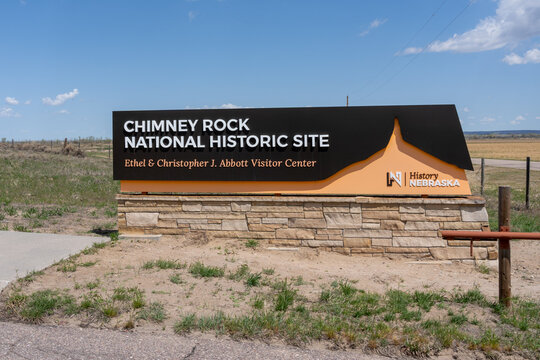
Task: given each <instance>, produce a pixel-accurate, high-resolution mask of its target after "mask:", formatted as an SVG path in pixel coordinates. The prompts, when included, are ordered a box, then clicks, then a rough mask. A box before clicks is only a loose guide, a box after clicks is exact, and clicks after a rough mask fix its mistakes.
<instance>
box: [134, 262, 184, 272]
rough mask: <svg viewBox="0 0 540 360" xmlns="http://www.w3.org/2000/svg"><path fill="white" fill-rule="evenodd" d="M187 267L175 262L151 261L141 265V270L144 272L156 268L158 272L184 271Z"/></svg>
mask: <svg viewBox="0 0 540 360" xmlns="http://www.w3.org/2000/svg"><path fill="white" fill-rule="evenodd" d="M186 267H187V265H186V264H185V263H179V262H178V261H177V260H164V259H159V260H153V261H147V262H145V263H144V264H143V266H142V268H143V269H145V270H149V269H153V268H158V269H160V270H167V269H175V270H178V269H184V268H186Z"/></svg>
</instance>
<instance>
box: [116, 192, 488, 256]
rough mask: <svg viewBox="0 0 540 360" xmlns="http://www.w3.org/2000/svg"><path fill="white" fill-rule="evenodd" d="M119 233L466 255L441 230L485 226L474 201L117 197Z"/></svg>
mask: <svg viewBox="0 0 540 360" xmlns="http://www.w3.org/2000/svg"><path fill="white" fill-rule="evenodd" d="M117 201H118V226H119V231H120V233H121V234H147V235H150V234H153V235H155V234H159V235H162V236H172V237H178V238H179V239H182V238H185V237H189V236H204V237H206V238H207V239H239V240H247V239H256V240H261V241H265V242H267V243H268V244H271V245H273V246H294V247H298V246H307V247H316V248H319V249H321V250H327V251H336V252H340V253H343V254H363V255H371V256H382V255H385V254H386V255H397V254H399V255H406V256H413V257H433V258H436V259H471V256H470V248H469V244H470V242H469V241H466V240H465V241H460V240H444V239H443V238H442V237H441V230H478V231H482V230H486V229H488V216H487V212H486V209H485V201H484V200H483V199H482V198H474V197H469V198H384V197H359V196H350V197H323V196H317V197H313V196H241V195H240V196H199V195H128V194H120V195H118V196H117ZM472 258H475V259H496V258H497V249H496V243H495V242H493V241H485V242H475V246H474V252H473V257H472Z"/></svg>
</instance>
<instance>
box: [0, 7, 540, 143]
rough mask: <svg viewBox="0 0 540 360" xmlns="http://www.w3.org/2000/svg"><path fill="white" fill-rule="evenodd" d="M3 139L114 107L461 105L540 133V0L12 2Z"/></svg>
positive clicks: (1, 110) (478, 124)
mask: <svg viewBox="0 0 540 360" xmlns="http://www.w3.org/2000/svg"><path fill="white" fill-rule="evenodd" d="M0 33H1V34H2V37H1V40H0V138H2V137H6V138H8V139H10V138H14V139H60V138H64V137H70V138H75V137H78V136H82V137H87V136H94V137H110V136H111V128H112V127H111V122H112V121H111V112H112V111H113V110H135V109H148V110H153V109H185V108H208V107H209V108H216V107H234V106H238V107H289V106H298V107H302V106H342V105H345V100H346V96H347V95H349V103H350V105H393V104H448V103H450V104H456V107H457V109H458V113H459V115H460V119H461V121H462V125H463V128H464V130H503V129H515V130H517V129H535V130H540V91H539V90H540V0H498V1H493V0H476V1H470V0H407V1H403V0H379V1H376V0H372V1H367V0H366V1H357V0H350V1H345V0H343V1H341V0H336V1H328V0H325V1H322V0H310V1H308V0H304V1H300V0H297V1H295V0H272V1H270V0H267V1H263V0H260V1H253V0H252V1H247V0H244V1H240V0H221V1H218V0H198V1H194V0H190V1H186V0H160V1H137V0H107V1H101V0H94V1H75V0H1V1H0Z"/></svg>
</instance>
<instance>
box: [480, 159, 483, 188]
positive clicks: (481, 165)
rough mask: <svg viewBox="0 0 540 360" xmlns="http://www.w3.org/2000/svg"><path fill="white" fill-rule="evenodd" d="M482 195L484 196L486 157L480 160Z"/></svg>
mask: <svg viewBox="0 0 540 360" xmlns="http://www.w3.org/2000/svg"><path fill="white" fill-rule="evenodd" d="M480 195H482V196H484V158H482V161H481V162H480Z"/></svg>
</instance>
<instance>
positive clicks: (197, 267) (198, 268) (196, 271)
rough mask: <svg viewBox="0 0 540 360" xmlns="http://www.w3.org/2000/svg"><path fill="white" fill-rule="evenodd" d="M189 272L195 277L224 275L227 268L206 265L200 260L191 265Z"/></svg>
mask: <svg viewBox="0 0 540 360" xmlns="http://www.w3.org/2000/svg"><path fill="white" fill-rule="evenodd" d="M189 273H190V274H192V275H193V276H195V277H205V278H208V277H223V275H225V269H223V268H220V267H215V266H206V265H204V264H203V263H201V262H200V261H197V262H196V263H193V264H191V265H190V266H189Z"/></svg>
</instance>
